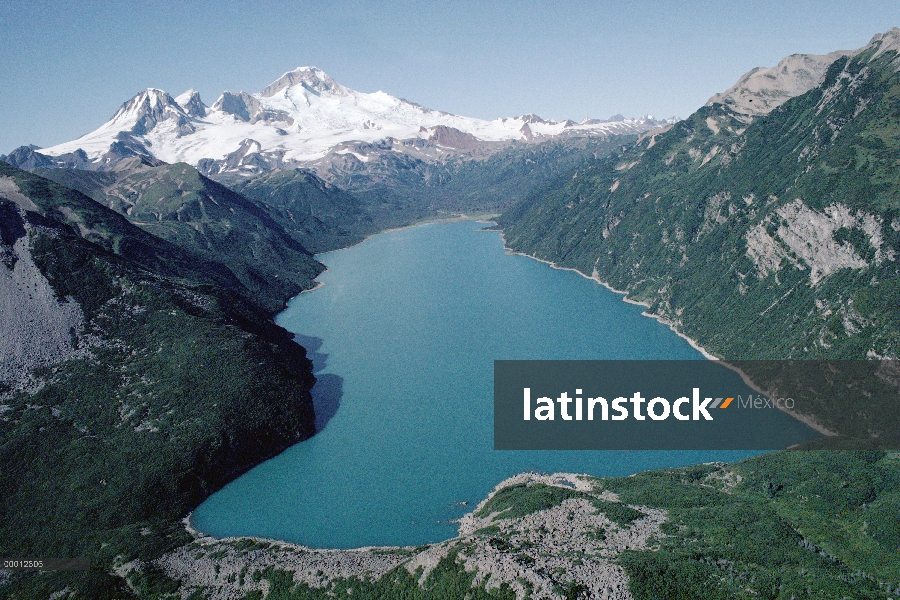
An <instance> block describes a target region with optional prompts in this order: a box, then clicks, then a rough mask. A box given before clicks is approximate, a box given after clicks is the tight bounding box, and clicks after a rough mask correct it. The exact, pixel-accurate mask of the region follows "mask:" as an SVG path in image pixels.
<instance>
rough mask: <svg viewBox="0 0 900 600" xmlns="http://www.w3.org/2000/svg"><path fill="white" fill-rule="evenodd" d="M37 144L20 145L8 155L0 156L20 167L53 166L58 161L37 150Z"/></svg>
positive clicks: (37, 167) (1, 158) (0, 158)
mask: <svg viewBox="0 0 900 600" xmlns="http://www.w3.org/2000/svg"><path fill="white" fill-rule="evenodd" d="M37 150H39V148H38V147H37V146H19V147H18V148H16V149H15V150H13V151H12V152H10V153H9V155H7V156H0V160H4V161H6V162H8V163H9V164H11V165H12V166H14V167H18V168H20V169H39V168H41V167H47V168H53V167H54V166H56V163H55V162H54V161H53V160H52V159H51V158H50V157H49V156H45V155H43V154H41V153H40V152H37Z"/></svg>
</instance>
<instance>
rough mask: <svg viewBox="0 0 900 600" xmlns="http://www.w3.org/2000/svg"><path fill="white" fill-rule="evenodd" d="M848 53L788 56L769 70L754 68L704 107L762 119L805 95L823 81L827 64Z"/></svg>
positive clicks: (840, 51) (829, 64) (839, 51)
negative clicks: (725, 108) (722, 106)
mask: <svg viewBox="0 0 900 600" xmlns="http://www.w3.org/2000/svg"><path fill="white" fill-rule="evenodd" d="M847 54H850V52H848V51H843V50H838V51H837V52H831V53H830V54H825V55H819V54H791V55H790V56H788V57H785V58H783V59H782V60H781V61H780V62H779V63H778V64H777V65H775V66H774V67H772V68H769V69H767V68H765V67H756V68H755V69H751V70H750V71H748V72H747V73H745V74H744V76H743V77H741V78H740V79H739V80H738V82H737V83H736V84H734V85H733V86H731V87H730V88H728V89H727V90H725V91H724V92H722V93H720V94H716V95H715V96H713V97H712V98H710V99H709V100H708V101H707V102H706V105H707V106H711V105H713V104H724V105H725V106H727V107H728V108H730V109H731V110H733V111H734V112H736V113H739V114H744V115H748V116H751V117H754V116H758V115H765V114H768V113H770V112H771V111H773V110H774V109H775V108H777V107H779V106H781V105H782V104H784V103H785V102H787V101H788V100H790V99H791V98H793V97H794V96H799V95H801V94H805V93H806V92H808V91H809V90H811V89H813V88H814V87H816V86H817V85H819V84H820V83H822V81H824V80H825V74H826V72H827V71H828V67H830V66H831V63H833V62H834V61H836V60H837V59H839V58H840V57H842V56H846V55H847Z"/></svg>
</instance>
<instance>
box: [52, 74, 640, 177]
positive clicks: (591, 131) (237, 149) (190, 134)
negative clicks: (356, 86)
mask: <svg viewBox="0 0 900 600" xmlns="http://www.w3.org/2000/svg"><path fill="white" fill-rule="evenodd" d="M649 128H650V124H648V123H646V122H644V121H643V120H622V121H617V122H607V121H591V120H588V121H585V122H583V123H580V124H576V123H574V122H572V121H563V122H556V121H549V120H545V119H541V118H540V117H537V116H536V115H524V116H522V117H516V118H513V119H494V120H492V121H486V120H483V119H475V118H469V117H462V116H458V115H454V114H450V113H446V112H442V111H436V110H429V109H427V108H423V107H422V106H419V105H418V104H415V103H412V102H409V101H406V100H402V99H400V98H396V97H394V96H391V95H390V94H387V93H385V92H374V93H364V92H358V91H355V90H352V89H350V88H347V87H345V86H343V85H341V84H339V83H337V82H336V81H335V80H334V79H332V78H331V77H330V76H329V75H328V74H326V73H325V72H324V71H322V70H321V69H318V68H316V67H300V68H297V69H294V70H293V71H288V72H287V73H285V74H283V75H282V76H281V77H279V78H278V79H277V80H276V81H274V82H273V83H272V84H271V85H269V86H268V87H266V88H265V89H264V90H263V91H262V92H261V93H258V94H248V93H246V92H237V93H235V92H223V93H222V95H221V96H220V97H219V98H218V99H217V100H216V102H215V103H214V104H213V105H212V106H211V107H207V106H205V105H204V104H203V102H202V101H201V100H200V95H199V94H198V93H197V92H196V91H195V90H188V91H186V92H184V93H183V94H181V95H179V96H178V98H177V99H173V98H172V97H171V96H169V94H167V93H166V92H164V91H162V90H158V89H155V88H151V89H148V90H146V91H144V92H141V93H140V94H138V95H137V96H135V97H134V98H132V99H131V100H129V101H128V102H126V103H125V104H124V105H123V106H122V108H121V109H120V110H119V111H118V112H117V113H116V115H115V116H114V117H113V118H112V119H110V120H109V121H107V122H106V123H105V124H104V125H102V126H101V127H100V128H98V129H97V130H95V131H93V132H91V133H89V134H87V135H85V136H82V137H81V138H78V139H77V140H74V141H71V142H67V143H64V144H60V145H58V146H54V147H52V148H48V149H46V150H43V151H42V152H43V153H45V154H47V155H50V156H58V155H62V154H67V153H72V152H75V151H77V150H79V149H80V150H82V151H83V152H84V153H86V155H87V156H88V157H90V160H91V161H94V162H102V161H103V160H107V159H105V158H104V157H111V156H112V155H111V154H110V152H112V153H113V154H117V153H118V154H122V152H120V151H119V150H121V148H120V147H124V146H123V145H124V144H126V143H127V145H128V148H127V150H128V151H129V152H131V153H139V154H146V155H151V156H152V157H153V158H156V159H159V160H162V161H166V162H170V163H172V162H178V161H184V162H187V163H189V164H193V165H199V164H200V163H203V164H205V165H209V164H211V163H219V162H221V163H222V164H223V165H224V166H223V167H222V168H228V169H231V168H236V167H235V166H234V165H232V163H235V161H238V162H241V164H243V162H246V161H247V160H249V159H248V158H247V156H248V152H249V154H250V155H252V159H253V160H254V161H256V163H258V166H259V165H263V163H265V164H277V165H280V164H305V163H310V162H314V161H317V160H320V159H323V158H324V157H326V156H327V155H328V154H329V153H330V152H333V151H336V150H335V149H336V148H338V147H343V146H345V145H347V144H356V143H363V144H367V143H369V144H371V143H381V142H382V141H384V140H392V141H391V142H390V143H391V144H393V141H397V140H410V139H421V140H425V141H428V142H430V143H431V144H433V145H435V146H437V147H438V148H439V150H438V151H437V152H438V153H437V154H436V155H435V156H442V155H441V154H440V153H441V152H444V151H445V150H443V149H452V150H464V151H475V150H477V149H478V148H481V147H482V144H483V143H487V144H491V143H497V142H510V141H514V140H517V141H529V142H530V141H537V140H540V139H548V138H550V137H553V136H557V135H564V136H567V137H571V136H594V135H614V134H634V133H641V132H643V131H646V130H647V129H649ZM247 140H252V141H253V144H252V152H250V146H248V142H247ZM116 144H118V145H116ZM406 147H407V146H403V145H402V144H401V145H400V146H399V149H398V151H400V152H404V151H405V150H404V148H406ZM409 147H410V148H412V147H413V146H409ZM416 147H418V146H416ZM111 149H112V150H111ZM113 151H114V152H113ZM109 160H112V158H109ZM267 161H268V162H267ZM260 168H262V167H260Z"/></svg>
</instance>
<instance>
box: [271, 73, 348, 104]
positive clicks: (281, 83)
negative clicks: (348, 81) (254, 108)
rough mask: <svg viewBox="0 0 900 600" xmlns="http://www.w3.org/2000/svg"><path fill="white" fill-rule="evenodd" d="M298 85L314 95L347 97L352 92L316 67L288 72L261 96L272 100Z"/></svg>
mask: <svg viewBox="0 0 900 600" xmlns="http://www.w3.org/2000/svg"><path fill="white" fill-rule="evenodd" d="M297 85H300V86H303V87H304V88H306V89H307V90H309V91H310V92H312V93H314V94H327V95H331V96H346V95H348V93H349V91H350V90H348V89H347V88H345V87H344V86H342V85H341V84H339V83H338V82H336V81H335V80H334V79H332V78H331V77H329V76H328V74H327V73H325V71H323V70H322V69H319V68H316V67H297V68H296V69H294V70H293V71H288V72H287V73H285V74H284V75H282V76H281V77H279V78H278V79H276V80H275V81H274V82H272V83H271V84H269V85H268V86H267V87H266V89H264V90H263V91H262V94H260V95H261V96H262V97H263V98H271V97H272V96H274V95H275V94H277V93H278V92H280V91H281V90H283V89H285V88H289V87H294V86H297Z"/></svg>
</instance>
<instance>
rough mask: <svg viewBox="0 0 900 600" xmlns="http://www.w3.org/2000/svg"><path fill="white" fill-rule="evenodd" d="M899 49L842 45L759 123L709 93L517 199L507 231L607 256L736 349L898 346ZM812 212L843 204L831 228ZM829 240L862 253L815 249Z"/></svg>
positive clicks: (563, 258)
mask: <svg viewBox="0 0 900 600" xmlns="http://www.w3.org/2000/svg"><path fill="white" fill-rule="evenodd" d="M895 55H896V53H894V52H887V53H884V54H882V55H880V56H878V57H875V58H873V57H872V56H871V53H863V54H860V55H857V56H854V57H852V58H851V59H846V58H845V59H841V60H839V61H837V62H836V63H835V64H834V65H832V67H831V69H830V70H829V72H828V75H827V79H826V81H825V82H824V83H823V84H822V85H821V86H820V87H818V88H815V89H813V90H811V91H810V92H808V93H806V94H804V95H802V96H799V97H796V98H793V99H791V100H790V101H788V102H786V103H785V104H783V105H782V106H780V107H779V108H777V109H775V110H774V111H772V112H771V113H770V114H768V115H766V116H762V117H757V118H756V119H755V120H753V122H752V123H750V124H749V125H748V124H747V119H746V118H745V117H742V116H740V115H736V114H734V113H732V112H731V111H730V109H728V108H727V107H725V106H722V105H713V106H709V107H703V108H702V109H700V110H699V111H697V112H696V113H695V114H693V115H691V116H690V117H689V118H688V119H686V120H685V121H682V122H680V123H677V124H676V125H674V126H673V127H672V128H671V129H669V130H668V131H666V132H662V133H657V134H654V135H652V136H647V137H645V138H644V139H643V140H642V141H641V142H639V143H638V144H636V145H635V146H633V147H631V148H627V149H624V150H622V151H620V152H618V153H617V154H616V155H614V156H611V157H608V158H605V159H600V160H596V161H593V162H592V164H590V165H586V166H584V167H581V168H578V169H577V170H575V171H574V172H570V173H569V174H568V175H567V176H565V177H561V178H559V179H558V181H557V182H556V183H555V184H553V185H551V186H550V187H548V188H546V189H544V190H538V191H536V192H534V193H533V194H532V195H531V196H529V197H528V198H527V199H526V200H524V201H523V202H522V203H520V204H518V205H517V206H515V207H513V208H512V209H510V210H507V211H506V212H504V214H503V215H502V216H501V218H500V219H499V223H500V225H501V226H502V228H503V230H504V233H505V236H506V242H507V245H509V246H510V247H512V248H514V249H516V250H519V251H523V252H527V253H529V254H533V255H535V256H537V257H538V258H541V259H545V260H550V261H554V262H556V263H558V264H559V265H561V266H564V267H571V268H576V269H578V270H580V271H581V272H582V273H585V274H587V275H591V274H592V273H593V272H594V271H595V269H596V272H597V274H598V276H599V278H600V279H601V280H603V281H606V282H608V283H609V284H610V285H612V286H613V287H615V288H618V289H623V290H626V291H627V292H628V294H629V296H630V297H632V298H634V299H636V300H641V301H645V302H647V303H648V304H649V305H650V308H649V310H650V312H652V313H655V314H658V315H661V316H663V317H665V318H667V319H668V320H670V321H672V322H673V323H675V324H676V326H677V327H678V329H679V330H680V331H682V332H684V333H685V334H687V335H689V336H690V337H692V338H694V339H696V340H698V341H699V342H700V344H701V345H703V346H704V347H705V348H707V349H709V350H710V351H711V352H713V353H715V354H717V355H719V356H721V357H723V358H725V359H729V360H738V359H770V358H771V359H788V358H815V359H819V358H828V359H862V358H866V357H867V356H872V355H873V354H874V355H878V356H889V357H896V356H897V355H898V353H900V329H898V324H900V267H898V264H900V262H898V260H897V259H898V258H900V231H898V230H900V144H898V142H897V137H896V135H895V132H896V131H897V130H898V128H900V74H898V73H897V72H896V68H895V66H894V63H893V62H892V61H893V60H895V57H896V56H895ZM708 121H709V122H713V121H714V122H715V131H714V129H713V128H711V127H710V126H709V125H708V124H707V122H708ZM797 199H800V200H801V201H802V203H803V204H802V205H800V204H798V203H797ZM838 205H840V206H843V207H846V209H840V208H839V207H838ZM798 206H802V207H805V208H802V210H803V211H804V212H802V213H797V212H796V211H797V207H798ZM792 207H793V208H792ZM829 207H831V208H829ZM826 209H827V210H826ZM835 210H844V211H845V212H847V214H849V215H850V217H849V218H847V219H844V217H841V218H837V217H834V216H833V215H835V214H837V213H834V212H833V211H835ZM792 211H794V212H792ZM812 211H815V214H814V213H813V212H812ZM829 211H832V212H829ZM792 215H795V216H792ZM829 215H832V216H829ZM866 215H868V216H866ZM813 218H815V219H819V220H820V221H822V222H823V223H824V222H825V220H826V219H831V220H830V222H831V223H833V224H834V225H833V226H834V229H835V231H834V233H833V235H832V236H831V237H830V238H829V239H824V238H823V239H818V238H817V237H815V234H812V233H810V232H808V231H806V229H805V228H807V229H808V228H809V225H810V219H813ZM752 231H755V232H756V233H755V234H754V236H755V237H754V238H753V239H754V244H755V246H754V252H756V253H757V254H756V255H757V256H762V255H765V254H766V253H768V256H769V257H770V258H769V259H765V258H758V259H757V262H754V259H753V258H752V257H751V255H750V254H748V248H749V246H750V242H749V241H748V240H749V239H750V237H751V236H750V232H752ZM792 236H793V237H792ZM810 236H812V237H810ZM788 242H790V243H788ZM791 244H792V245H791ZM828 244H833V245H834V246H835V247H837V246H838V245H839V244H840V245H842V247H843V248H844V251H845V252H848V251H850V252H852V254H848V255H847V256H848V257H855V258H854V259H853V260H850V259H849V258H848V259H847V261H846V262H836V259H834V258H833V257H834V256H835V254H829V252H827V251H824V250H823V251H821V252H819V253H818V254H817V248H820V249H821V248H824V247H825V246H827V245H828ZM808 253H812V255H813V258H810V256H809V254H808ZM804 256H805V257H804ZM772 257H774V258H772ZM767 260H768V263H767ZM862 260H865V261H866V263H865V266H864V267H862V268H859V267H861V266H862V265H861V263H860V262H858V261H862ZM853 261H857V262H853ZM850 263H852V264H853V268H850V267H849V266H847V265H849V264H850ZM810 264H815V265H816V266H815V269H816V270H815V271H814V270H813V269H812V268H811V267H810ZM842 265H843V267H842ZM776 266H777V270H776V268H775V267H776ZM841 267H842V268H841ZM829 272H830V274H828V273H829Z"/></svg>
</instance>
